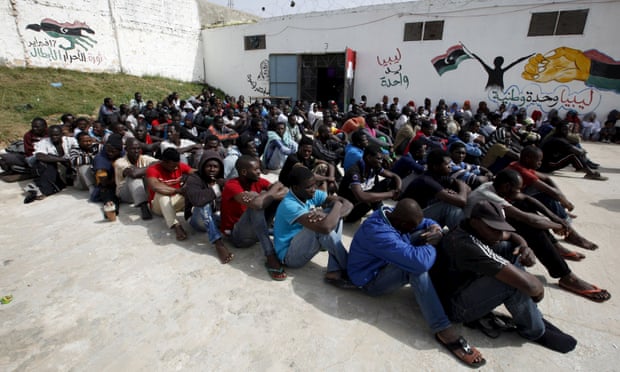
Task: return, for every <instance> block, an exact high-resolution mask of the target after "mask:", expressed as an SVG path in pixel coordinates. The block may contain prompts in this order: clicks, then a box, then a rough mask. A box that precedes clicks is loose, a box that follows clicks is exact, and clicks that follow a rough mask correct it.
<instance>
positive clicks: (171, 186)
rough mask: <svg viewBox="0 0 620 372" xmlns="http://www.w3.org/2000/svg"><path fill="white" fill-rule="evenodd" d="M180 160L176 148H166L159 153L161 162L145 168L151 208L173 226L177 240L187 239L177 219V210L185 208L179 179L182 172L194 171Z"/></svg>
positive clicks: (170, 226)
mask: <svg viewBox="0 0 620 372" xmlns="http://www.w3.org/2000/svg"><path fill="white" fill-rule="evenodd" d="M180 160H181V155H180V154H179V152H178V151H177V150H176V149H174V148H167V149H166V150H164V152H163V153H162V155H161V162H160V163H157V164H153V165H151V166H149V167H148V169H147V170H146V184H147V186H148V189H149V203H150V204H151V209H152V210H153V212H154V213H155V214H157V215H160V216H163V217H164V219H165V220H166V225H168V227H169V228H171V229H172V228H174V232H175V233H176V238H177V240H179V241H180V240H185V239H187V233H186V232H185V230H184V229H183V226H181V223H180V222H179V220H178V219H177V212H181V211H183V210H184V208H185V198H184V197H183V194H184V192H185V190H184V189H183V188H182V187H181V180H182V177H183V175H184V174H190V173H194V169H192V168H191V167H190V166H189V165H187V164H185V163H181V162H180Z"/></svg>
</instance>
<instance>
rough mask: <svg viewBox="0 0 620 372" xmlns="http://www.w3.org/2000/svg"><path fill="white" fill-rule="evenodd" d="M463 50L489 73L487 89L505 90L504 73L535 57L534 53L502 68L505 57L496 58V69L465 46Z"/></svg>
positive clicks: (494, 62) (494, 63) (494, 61)
mask: <svg viewBox="0 0 620 372" xmlns="http://www.w3.org/2000/svg"><path fill="white" fill-rule="evenodd" d="M461 45H462V44H461ZM463 49H464V50H465V51H466V52H467V53H468V54H470V55H471V56H472V57H474V58H475V59H476V60H478V62H480V64H481V65H482V67H484V70H485V71H486V72H487V74H489V80H487V86H486V87H485V89H490V88H500V89H501V90H504V72H506V71H508V70H509V69H510V68H512V67H513V66H514V65H516V64H517V63H519V62H522V61H524V60H526V59H528V58H530V57H531V56H533V55H534V53H532V54H529V55H527V56H525V57H521V58H519V59H517V60H516V61H514V62H512V63H511V64H509V65H508V66H506V67H504V68H502V65H503V64H504V57H502V56H497V57H495V59H494V60H493V66H494V67H491V66H489V65H487V64H486V63H485V62H484V61H483V60H482V58H480V57H478V55H477V54H476V53H472V52H471V51H470V50H469V49H467V48H466V47H465V45H463Z"/></svg>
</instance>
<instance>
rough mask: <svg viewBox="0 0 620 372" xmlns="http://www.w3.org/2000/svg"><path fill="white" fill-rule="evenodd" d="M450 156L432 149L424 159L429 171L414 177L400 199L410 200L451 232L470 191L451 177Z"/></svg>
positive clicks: (461, 216)
mask: <svg viewBox="0 0 620 372" xmlns="http://www.w3.org/2000/svg"><path fill="white" fill-rule="evenodd" d="M451 161H452V158H450V154H448V153H447V152H445V151H443V150H440V149H435V150H432V151H431V152H429V154H428V156H427V157H426V164H427V167H428V170H427V171H426V172H425V173H424V174H423V175H422V176H419V177H416V178H415V179H414V180H413V181H411V183H410V184H409V186H408V187H407V189H406V190H405V192H404V193H403V195H402V198H411V199H414V200H415V201H417V202H418V204H420V207H422V208H424V217H427V218H431V219H433V220H435V221H437V222H439V223H440V224H441V225H442V226H443V225H445V226H448V228H450V229H452V228H454V227H456V226H457V225H458V223H459V222H460V221H461V220H462V219H463V208H464V207H465V204H467V195H469V192H470V191H471V189H470V188H469V186H467V185H466V184H465V183H464V182H463V181H460V180H457V179H454V178H451V177H450V172H451V168H450V162H451Z"/></svg>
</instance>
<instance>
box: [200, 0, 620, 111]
mask: <svg viewBox="0 0 620 372" xmlns="http://www.w3.org/2000/svg"><path fill="white" fill-rule="evenodd" d="M467 4H468V5H467V6H466V7H465V6H456V5H449V6H447V7H443V6H442V5H441V4H440V5H439V6H434V5H429V3H427V2H423V1H422V2H411V3H403V4H398V5H394V6H389V5H386V6H376V7H368V8H362V9H360V10H359V11H353V12H351V11H349V12H344V11H341V12H331V13H311V14H307V15H299V16H285V17H277V18H270V19H266V20H263V21H260V22H259V23H257V24H251V25H242V26H234V27H227V28H221V29H207V30H204V31H203V37H204V45H205V50H206V54H205V59H206V61H207V62H206V64H207V81H208V82H209V83H210V84H212V85H215V86H218V87H219V88H221V89H223V90H224V91H226V92H228V93H230V94H233V95H239V94H244V95H246V96H248V95H258V94H256V93H255V92H253V89H252V86H251V85H250V83H249V82H248V79H247V75H248V74H250V75H251V77H255V76H256V75H257V74H258V72H259V64H260V61H262V60H264V59H268V57H269V54H278V53H292V54H305V53H308V54H319V53H324V52H340V53H343V52H344V50H345V48H346V47H350V48H352V49H354V50H356V51H357V66H356V75H355V85H354V87H355V97H356V98H357V99H358V100H359V97H360V96H361V95H362V94H365V95H367V96H368V99H369V102H371V103H374V102H378V101H379V100H380V99H381V97H382V96H383V95H388V96H389V97H390V98H391V97H394V96H398V97H400V101H401V103H405V102H407V101H409V100H414V101H415V102H416V104H417V105H421V104H422V103H423V100H424V98H425V97H430V98H431V99H432V100H433V105H435V104H436V103H437V101H438V99H439V98H444V99H446V102H448V103H450V102H452V101H456V102H458V103H459V104H462V103H463V101H464V100H466V99H468V100H471V102H472V105H476V103H477V102H478V101H480V100H485V101H487V102H489V105H490V106H491V107H492V108H493V107H496V106H497V104H495V103H493V101H497V97H498V96H499V97H502V98H505V97H506V96H508V97H509V98H513V97H514V99H518V101H512V100H509V101H508V102H509V104H512V103H515V104H517V105H519V106H521V105H523V106H526V107H528V108H529V111H530V112H531V111H532V110H534V109H539V110H542V111H543V112H548V111H549V110H550V109H551V108H552V107H551V104H552V101H549V102H544V103H539V104H534V103H532V102H529V101H527V98H528V97H530V99H533V100H536V95H537V94H538V97H544V96H545V95H548V96H550V97H556V98H557V99H558V101H557V102H556V103H555V105H554V106H553V107H555V108H560V109H561V111H562V112H565V111H566V110H567V109H568V108H574V109H576V110H577V111H579V112H580V113H585V112H589V111H593V110H595V111H596V112H598V113H599V117H600V116H602V115H606V114H607V112H608V111H610V110H611V109H613V108H618V106H620V100H619V99H618V98H619V96H618V93H616V92H613V91H605V90H601V89H597V88H590V87H588V86H586V84H585V83H584V82H583V81H579V80H574V81H570V82H566V83H558V82H556V81H551V82H545V83H542V82H540V83H535V82H532V81H529V80H526V79H524V78H522V77H521V73H522V72H523V70H524V67H525V65H526V63H527V60H526V61H523V62H521V63H519V64H517V65H515V66H514V67H512V68H511V69H509V70H507V71H506V72H505V74H504V85H505V88H504V90H505V91H503V92H501V91H500V92H496V93H493V92H492V91H487V90H485V86H486V82H487V77H488V75H487V73H486V72H485V70H484V69H483V67H482V66H481V64H480V63H478V62H477V61H476V60H474V59H470V60H466V61H463V62H462V63H461V64H460V65H459V67H458V68H457V69H456V70H453V71H448V72H446V73H444V74H443V75H442V76H439V74H438V73H437V71H436V70H435V69H434V68H433V65H432V63H431V59H432V58H434V57H436V56H438V55H441V54H443V53H445V52H446V50H447V49H448V48H449V47H451V46H453V45H455V44H458V43H459V42H463V43H464V44H465V45H466V46H467V47H468V48H469V49H470V50H471V51H472V52H474V53H476V54H478V55H479V56H480V57H481V58H482V59H483V60H484V61H485V62H486V63H487V64H488V65H490V66H493V59H494V58H495V57H496V56H503V57H504V59H505V62H504V64H503V67H506V66H508V65H509V64H510V63H511V62H512V61H514V60H516V59H518V58H520V57H524V56H527V55H529V54H531V53H541V54H546V53H548V52H549V51H552V50H554V49H555V48H557V47H561V46H567V47H571V48H574V49H577V50H581V51H585V50H588V49H597V50H598V51H600V52H602V53H605V54H607V55H609V56H610V57H612V58H613V59H615V60H620V48H618V43H617V41H616V40H615V39H616V38H617V35H618V33H619V31H620V24H619V23H618V22H617V20H616V18H617V15H618V14H620V2H601V3H594V2H590V1H582V2H580V1H570V2H565V3H563V4H562V3H556V4H550V5H541V4H540V2H535V3H534V2H532V3H530V4H529V5H528V4H524V3H523V2H517V1H510V0H500V1H495V2H493V3H490V2H489V1H484V0H478V1H470V2H467ZM497 4H499V5H501V6H494V5H497ZM510 4H515V5H510ZM573 9H589V14H588V19H587V23H586V27H585V30H584V34H583V35H577V36H545V37H527V32H528V27H529V23H530V17H531V13H533V12H544V11H558V10H573ZM430 20H444V21H445V25H444V32H443V39H442V40H440V41H413V42H403V41H402V40H403V30H404V24H405V23H407V22H420V21H430ZM258 34H265V35H266V44H267V49H265V50H254V51H244V47H243V37H244V36H246V35H258ZM397 49H398V51H397ZM396 55H399V56H400V60H399V63H396V64H394V65H393V66H391V68H392V70H395V69H398V68H400V69H401V70H400V73H401V74H402V76H403V77H404V76H406V77H407V79H408V81H409V85H408V86H404V84H403V85H397V86H392V87H386V86H382V81H384V80H382V78H385V77H386V76H388V75H390V74H389V73H387V74H386V69H387V68H388V67H390V66H381V65H379V63H378V62H377V61H378V60H379V62H381V63H383V61H384V60H385V61H386V62H387V59H388V58H390V57H392V59H393V58H394V57H395V56H396ZM222 56H225V57H222ZM399 65H400V66H399ZM399 81H401V82H403V83H404V81H405V79H404V78H403V79H402V80H401V79H400V78H399ZM511 86H512V89H511V88H510V87H511ZM527 92H531V94H528V93H527ZM521 97H523V102H521ZM562 100H563V101H564V104H561V101H562ZM575 101H577V103H575Z"/></svg>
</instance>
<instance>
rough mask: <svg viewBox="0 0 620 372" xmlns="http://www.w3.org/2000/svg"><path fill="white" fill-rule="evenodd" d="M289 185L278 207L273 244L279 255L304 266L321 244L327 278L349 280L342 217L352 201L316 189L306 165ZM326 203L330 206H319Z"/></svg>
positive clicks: (340, 281) (291, 264) (286, 261)
mask: <svg viewBox="0 0 620 372" xmlns="http://www.w3.org/2000/svg"><path fill="white" fill-rule="evenodd" d="M289 182H290V189H289V191H288V193H287V194H286V196H285V197H284V199H283V200H282V202H281V203H280V205H279V206H278V210H277V211H276V217H275V220H274V245H275V250H276V254H277V255H278V259H279V260H280V261H281V262H282V263H283V264H285V265H286V266H288V267H293V268H296V267H302V266H304V265H305V264H306V263H308V261H310V260H311V259H312V257H314V256H315V255H316V254H317V253H319V250H320V249H321V248H323V249H325V250H327V252H329V260H328V261H327V273H326V274H325V280H326V281H327V282H329V283H332V284H334V285H337V286H342V285H345V284H346V275H345V270H346V269H347V250H346V249H345V248H344V245H343V244H342V217H344V216H346V215H347V214H348V213H349V212H350V211H351V209H352V208H353V205H352V204H351V203H350V202H349V201H347V200H346V199H344V198H342V197H339V196H333V197H328V196H327V193H325V192H324V191H322V190H317V189H316V183H317V180H316V178H315V175H314V174H313V173H312V171H311V170H310V169H308V168H306V167H304V166H300V167H296V168H294V169H293V170H292V171H291V173H290V176H289ZM323 205H326V206H327V207H328V208H329V210H325V211H323V210H320V208H321V206H323Z"/></svg>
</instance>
